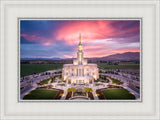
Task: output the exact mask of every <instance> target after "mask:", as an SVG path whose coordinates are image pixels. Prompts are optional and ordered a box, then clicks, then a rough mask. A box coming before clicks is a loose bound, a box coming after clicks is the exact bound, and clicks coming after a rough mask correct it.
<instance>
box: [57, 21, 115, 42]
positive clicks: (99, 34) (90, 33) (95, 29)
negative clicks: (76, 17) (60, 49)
mask: <svg viewBox="0 0 160 120" xmlns="http://www.w3.org/2000/svg"><path fill="white" fill-rule="evenodd" d="M110 23H111V21H78V22H77V21H73V22H69V23H68V24H64V25H63V26H61V27H60V28H59V29H58V30H57V31H56V32H54V35H55V36H56V39H57V40H64V41H65V42H66V43H67V44H71V45H72V44H76V43H78V40H79V33H81V35H82V41H83V43H88V42H90V41H92V40H94V39H103V38H106V37H107V36H110V35H112V34H113V33H114V31H115V30H114V29H113V28H111V27H110Z"/></svg>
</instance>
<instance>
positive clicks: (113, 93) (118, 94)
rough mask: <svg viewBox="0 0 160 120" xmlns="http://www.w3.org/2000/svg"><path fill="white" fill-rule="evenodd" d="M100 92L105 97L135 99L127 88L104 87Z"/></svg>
mask: <svg viewBox="0 0 160 120" xmlns="http://www.w3.org/2000/svg"><path fill="white" fill-rule="evenodd" d="M102 93H103V94H104V96H105V98H106V99H110V100H111V99H112V100H113V99H119V100H123V99H126V100H127V99H135V96H134V95H133V94H131V93H130V92H129V91H128V90H126V89H123V88H120V89H119V88H118V89H117V88H114V89H106V90H102Z"/></svg>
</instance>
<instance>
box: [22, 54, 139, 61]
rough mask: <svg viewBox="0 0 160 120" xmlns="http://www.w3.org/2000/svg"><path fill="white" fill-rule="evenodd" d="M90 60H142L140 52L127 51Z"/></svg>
mask: <svg viewBox="0 0 160 120" xmlns="http://www.w3.org/2000/svg"><path fill="white" fill-rule="evenodd" d="M72 59H75V58H66V59H62V58H21V60H72ZM86 59H88V60H95V61H100V60H101V61H109V60H114V61H116V60H117V61H118V60H120V61H131V60H132V61H134V60H136V61H139V60H140V53H139V52H125V53H121V54H113V55H108V56H104V57H94V58H86Z"/></svg>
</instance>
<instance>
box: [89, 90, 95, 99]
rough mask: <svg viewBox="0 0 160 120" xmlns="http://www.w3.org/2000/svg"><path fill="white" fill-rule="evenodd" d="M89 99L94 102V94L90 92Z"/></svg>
mask: <svg viewBox="0 0 160 120" xmlns="http://www.w3.org/2000/svg"><path fill="white" fill-rule="evenodd" d="M88 97H89V98H90V99H91V100H94V97H93V94H92V93H91V92H88Z"/></svg>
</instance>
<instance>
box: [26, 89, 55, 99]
mask: <svg viewBox="0 0 160 120" xmlns="http://www.w3.org/2000/svg"><path fill="white" fill-rule="evenodd" d="M57 93H58V91H56V90H33V91H31V92H30V93H29V94H28V95H25V96H24V98H23V99H24V100H27V99H29V100H32V99H53V98H54V97H55V96H56V94H57Z"/></svg>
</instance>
